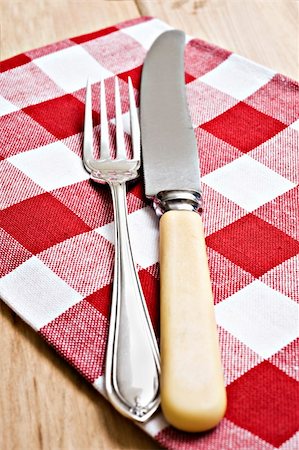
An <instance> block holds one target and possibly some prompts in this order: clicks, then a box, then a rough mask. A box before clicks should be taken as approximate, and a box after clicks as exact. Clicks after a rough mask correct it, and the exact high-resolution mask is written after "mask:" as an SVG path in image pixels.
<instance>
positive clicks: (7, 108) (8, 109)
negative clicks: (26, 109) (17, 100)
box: [0, 95, 19, 117]
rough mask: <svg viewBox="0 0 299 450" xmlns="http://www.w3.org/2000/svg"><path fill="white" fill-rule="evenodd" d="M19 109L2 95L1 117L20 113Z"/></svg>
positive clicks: (0, 104)
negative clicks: (16, 112)
mask: <svg viewBox="0 0 299 450" xmlns="http://www.w3.org/2000/svg"><path fill="white" fill-rule="evenodd" d="M18 110H19V108H18V107H17V106H16V105H13V104H12V103H10V102H9V101H8V100H5V98H4V97H2V96H1V95H0V117H1V116H5V115H6V114H10V113H12V112H15V111H18Z"/></svg>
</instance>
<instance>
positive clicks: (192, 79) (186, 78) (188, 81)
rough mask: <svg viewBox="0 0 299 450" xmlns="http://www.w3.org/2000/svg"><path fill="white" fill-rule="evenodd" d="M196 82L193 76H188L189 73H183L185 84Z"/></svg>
mask: <svg viewBox="0 0 299 450" xmlns="http://www.w3.org/2000/svg"><path fill="white" fill-rule="evenodd" d="M194 80H196V78H195V77H194V76H193V75H190V73H187V72H185V84H188V83H191V81H194Z"/></svg>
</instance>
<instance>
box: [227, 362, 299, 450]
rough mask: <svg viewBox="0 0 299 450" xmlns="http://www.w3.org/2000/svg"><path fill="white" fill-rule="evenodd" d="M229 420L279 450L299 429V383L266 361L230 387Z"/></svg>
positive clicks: (228, 391)
mask: <svg viewBox="0 0 299 450" xmlns="http://www.w3.org/2000/svg"><path fill="white" fill-rule="evenodd" d="M227 397H228V407H227V412H226V418H227V419H229V420H231V421H232V422H234V423H235V424H236V425H238V426H241V427H243V428H245V429H247V430H248V431H250V432H251V433H254V434H256V435H257V436H260V437H261V438H262V439H264V440H265V441H267V442H269V443H270V444H272V445H274V446H275V447H279V446H280V445H281V444H283V443H284V442H285V441H286V440H287V439H289V438H290V437H291V436H292V435H293V434H294V433H295V432H296V431H297V429H298V426H299V408H298V402H299V391H298V383H297V382H296V381H295V380H294V379H293V378H290V377H289V376H288V375H286V374H285V373H284V372H282V371H281V370H279V369H278V368H277V367H275V366H273V365H272V364H270V363H269V362H268V361H264V362H262V363H261V364H259V365H258V366H256V367H254V368H253V369H251V370H249V371H248V372H247V373H245V374H244V375H243V376H242V377H240V378H238V379H237V380H235V381H234V382H233V383H232V384H230V385H229V386H228V387H227Z"/></svg>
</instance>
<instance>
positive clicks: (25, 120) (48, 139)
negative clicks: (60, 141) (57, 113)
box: [0, 111, 56, 158]
mask: <svg viewBox="0 0 299 450" xmlns="http://www.w3.org/2000/svg"><path fill="white" fill-rule="evenodd" d="M0 128H1V133H0V155H1V156H2V157H3V158H8V157H10V156H13V155H16V154H17V153H21V152H25V151H26V150H32V149H34V148H37V147H41V146H42V145H47V144H51V143H52V142H54V141H55V140H56V139H55V138H54V136H53V135H52V134H50V133H49V132H48V131H47V130H45V128H43V127H42V126H41V125H39V124H38V123H37V122H35V121H34V120H32V119H31V118H30V117H29V116H28V115H27V114H24V113H23V111H16V112H13V113H11V114H7V115H5V116H3V117H0ZM20 131H21V132H20Z"/></svg>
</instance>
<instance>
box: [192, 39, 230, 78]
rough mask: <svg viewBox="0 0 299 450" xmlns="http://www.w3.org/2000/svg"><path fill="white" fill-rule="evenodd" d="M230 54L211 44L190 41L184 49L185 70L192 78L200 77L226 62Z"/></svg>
mask: <svg viewBox="0 0 299 450" xmlns="http://www.w3.org/2000/svg"><path fill="white" fill-rule="evenodd" d="M230 54H231V52H229V51H228V50H224V49H222V48H219V47H215V46H214V45H212V44H209V43H207V42H204V41H201V40H200V39H192V40H191V41H189V42H188V44H187V45H186V49H185V69H186V72H187V73H188V74H189V75H192V76H193V77H194V78H198V77H201V76H202V75H204V74H205V73H207V72H210V70H213V69H215V67H217V66H218V65H219V64H220V63H222V62H223V61H224V60H226V59H227V58H228V57H229V55H230Z"/></svg>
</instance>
